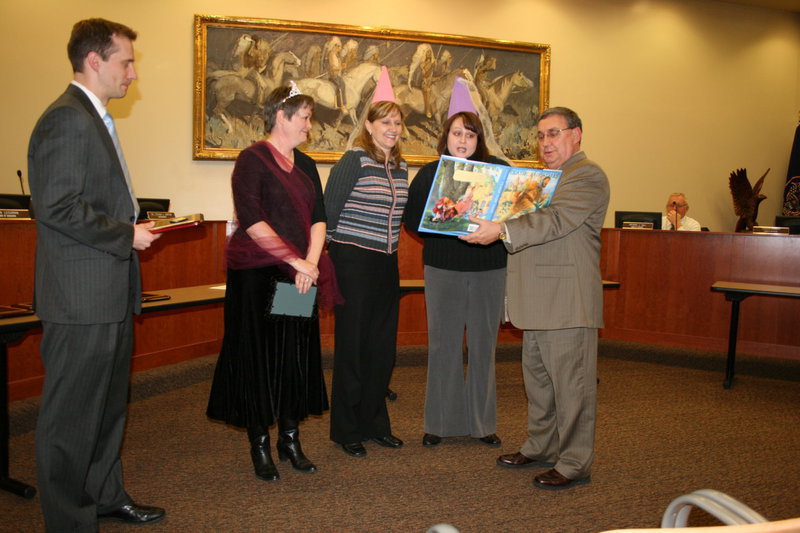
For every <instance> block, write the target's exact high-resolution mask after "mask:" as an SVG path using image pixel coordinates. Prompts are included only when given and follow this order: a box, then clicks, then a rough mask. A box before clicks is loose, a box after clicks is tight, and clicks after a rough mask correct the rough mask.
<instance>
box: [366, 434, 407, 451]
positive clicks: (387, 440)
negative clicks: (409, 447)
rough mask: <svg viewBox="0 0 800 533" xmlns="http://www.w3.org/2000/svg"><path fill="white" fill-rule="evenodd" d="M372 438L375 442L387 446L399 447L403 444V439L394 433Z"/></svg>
mask: <svg viewBox="0 0 800 533" xmlns="http://www.w3.org/2000/svg"><path fill="white" fill-rule="evenodd" d="M370 440H371V441H372V442H374V443H375V444H380V445H381V446H383V447H385V448H399V447H401V446H402V445H403V441H401V440H400V439H398V438H397V437H395V436H394V435H386V436H385V437H372V438H371V439H370Z"/></svg>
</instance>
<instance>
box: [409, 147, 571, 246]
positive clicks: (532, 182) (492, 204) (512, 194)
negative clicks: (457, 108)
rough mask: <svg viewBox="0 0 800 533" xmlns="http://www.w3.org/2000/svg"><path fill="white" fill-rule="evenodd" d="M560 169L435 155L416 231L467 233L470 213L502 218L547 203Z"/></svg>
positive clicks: (528, 211)
mask: <svg viewBox="0 0 800 533" xmlns="http://www.w3.org/2000/svg"><path fill="white" fill-rule="evenodd" d="M560 178H561V171H560V170H548V169H541V168H520V167H509V166H505V165H497V164H493V163H484V162H482V161H470V160H468V159H461V158H458V157H450V156H446V155H443V156H442V157H441V158H440V159H439V166H438V167H437V169H436V176H435V177H434V179H433V185H431V190H430V193H428V201H427V202H426V203H425V211H423V213H422V220H420V223H419V231H425V232H428V233H439V234H444V235H466V234H467V233H471V232H473V231H475V230H476V229H477V224H474V223H472V222H470V221H469V217H470V216H474V217H477V218H482V219H485V220H493V221H495V222H503V221H505V220H509V219H512V218H516V217H519V216H522V215H526V214H528V213H532V212H534V211H537V210H539V209H541V208H543V207H546V206H547V205H548V204H549V203H550V200H551V199H552V197H553V192H554V191H555V189H556V186H557V185H558V180H559V179H560Z"/></svg>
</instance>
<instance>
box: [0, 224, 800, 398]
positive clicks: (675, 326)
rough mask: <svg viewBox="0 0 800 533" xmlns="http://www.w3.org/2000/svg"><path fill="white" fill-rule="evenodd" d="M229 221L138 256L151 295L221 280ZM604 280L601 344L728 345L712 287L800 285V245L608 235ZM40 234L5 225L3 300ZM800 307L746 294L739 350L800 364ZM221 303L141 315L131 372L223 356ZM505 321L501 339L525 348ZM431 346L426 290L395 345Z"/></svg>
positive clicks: (706, 236)
mask: <svg viewBox="0 0 800 533" xmlns="http://www.w3.org/2000/svg"><path fill="white" fill-rule="evenodd" d="M225 225H226V224H225V222H214V221H211V222H206V223H205V224H203V225H201V226H199V227H197V228H191V229H186V230H182V231H173V232H168V233H165V234H164V236H163V237H162V238H161V239H159V240H158V241H156V242H155V243H154V245H153V246H152V247H151V248H150V249H149V250H147V251H145V252H142V253H140V254H139V257H140V260H141V264H142V285H143V288H144V290H146V291H158V290H159V289H171V288H177V287H185V286H192V285H204V284H213V283H220V284H223V283H224V282H225V265H224V260H223V250H224V246H225ZM602 238H603V251H602V259H601V267H602V272H603V278H604V279H607V280H614V281H619V282H620V284H621V285H620V287H619V288H618V289H609V290H606V291H605V325H606V327H605V328H604V329H603V330H601V336H602V337H604V338H609V339H618V340H627V341H632V342H643V343H650V344H662V345H672V346H683V347H689V348H701V349H711V350H717V351H720V352H724V351H725V350H726V346H727V336H728V322H729V318H730V303H729V302H726V301H725V297H724V295H722V294H720V293H712V292H711V290H710V287H711V284H712V283H713V282H714V281H722V280H726V281H742V282H750V283H775V284H783V285H799V284H800V279H799V278H800V237H797V236H769V235H746V234H731V233H706V232H703V233H688V232H667V231H635V230H616V229H604V230H603V233H602ZM35 245H36V230H35V224H34V223H33V222H22V221H3V222H2V223H0V250H2V264H3V266H4V273H5V275H3V276H0V303H17V302H26V301H31V299H32V296H33V264H34V250H35ZM421 256H422V244H421V242H420V241H419V239H417V238H415V237H413V236H411V234H409V233H407V232H405V230H404V231H403V234H402V236H401V240H400V251H399V253H398V260H399V263H400V275H401V278H403V279H422V260H421ZM798 316H800V300H790V299H785V298H773V297H757V296H756V297H751V298H749V299H747V300H746V301H745V302H743V304H742V307H741V317H740V327H739V346H738V348H739V351H740V352H747V353H753V354H760V355H768V356H777V357H786V358H796V359H800V328H799V327H797V317H798ZM320 322H321V323H320V326H321V332H322V343H323V347H326V348H330V347H332V346H333V313H331V312H329V311H323V312H322V313H321V319H320ZM222 334H223V326H222V305H221V304H216V305H206V306H200V307H194V308H189V309H183V310H177V311H163V312H158V313H151V314H148V315H144V316H139V317H137V318H136V345H135V352H134V359H133V369H134V371H137V370H145V369H148V368H153V367H156V366H160V365H164V364H170V363H175V362H179V361H184V360H187V359H191V358H195V357H201V356H205V355H208V354H212V353H215V352H218V351H219V347H220V344H221V340H222ZM40 339H41V334H40V332H39V331H31V332H29V333H28V334H27V335H26V336H25V337H24V338H23V339H21V340H19V341H17V342H14V343H11V344H10V345H9V397H10V399H11V400H15V399H21V398H26V397H30V396H35V395H38V394H39V391H40V390H41V383H42V379H43V375H44V371H43V369H42V367H41V362H40V359H39V353H38V346H39V341H40ZM520 339H521V332H520V331H519V330H517V329H514V328H513V327H511V326H510V325H505V326H503V328H502V329H501V331H500V340H501V341H503V342H508V341H514V340H520ZM426 343H427V323H426V315H425V298H424V295H423V294H422V293H412V294H408V295H406V296H404V297H403V298H402V299H401V302H400V323H399V328H398V344H400V345H424V344H426Z"/></svg>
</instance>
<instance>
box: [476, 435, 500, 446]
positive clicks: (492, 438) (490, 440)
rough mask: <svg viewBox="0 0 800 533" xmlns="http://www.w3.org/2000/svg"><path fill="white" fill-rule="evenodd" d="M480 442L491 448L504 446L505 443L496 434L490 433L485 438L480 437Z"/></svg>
mask: <svg viewBox="0 0 800 533" xmlns="http://www.w3.org/2000/svg"><path fill="white" fill-rule="evenodd" d="M478 440H479V441H481V442H482V443H484V444H488V445H489V446H500V445H501V444H503V441H501V440H500V437H498V436H497V434H496V433H490V434H489V435H486V436H485V437H479V438H478Z"/></svg>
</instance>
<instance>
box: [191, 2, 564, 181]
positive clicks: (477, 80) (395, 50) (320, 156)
mask: <svg viewBox="0 0 800 533" xmlns="http://www.w3.org/2000/svg"><path fill="white" fill-rule="evenodd" d="M194 22H195V24H194V39H195V64H194V117H193V118H194V135H193V158H194V159H197V160H206V159H212V160H230V159H235V158H236V156H237V155H238V153H239V151H240V150H241V149H243V148H246V147H247V146H249V145H250V144H252V143H253V142H255V141H258V140H261V139H263V138H264V133H263V118H262V117H261V112H262V111H263V100H264V98H266V95H267V94H269V92H270V91H271V90H272V89H274V88H275V87H276V86H277V85H278V84H281V83H286V82H287V80H288V79H293V80H297V83H298V85H299V86H300V87H301V90H303V91H304V92H306V93H308V94H310V95H312V96H313V97H314V99H315V109H314V129H313V130H312V133H311V135H310V139H309V141H308V142H307V143H306V144H304V145H303V146H301V147H300V148H301V149H302V150H303V151H304V152H306V153H307V154H308V155H310V156H311V157H313V158H314V159H316V161H317V162H319V163H333V162H336V161H338V159H339V158H340V157H341V154H342V153H343V152H344V150H345V146H346V145H347V141H348V139H349V137H350V136H351V135H352V133H353V129H354V123H357V122H358V117H359V113H360V112H361V111H362V109H363V106H364V103H366V102H368V101H369V98H370V96H371V91H372V89H373V88H374V84H375V82H376V81H377V75H378V72H379V69H380V66H381V65H386V66H387V67H388V69H389V71H390V74H391V78H392V85H393V86H394V88H395V93H396V97H397V101H398V103H399V104H400V105H401V106H402V107H403V109H404V112H405V114H406V121H405V125H406V132H405V134H404V137H403V154H404V157H405V159H406V161H407V162H408V163H409V164H410V165H422V164H425V163H427V162H429V161H433V160H434V159H436V158H437V154H436V144H437V140H438V136H439V134H440V129H441V123H442V122H443V119H444V118H446V112H447V106H448V103H449V98H450V92H451V90H452V86H453V79H454V78H455V76H461V77H463V78H465V79H468V80H469V81H470V82H471V84H472V85H471V86H472V87H473V89H474V91H477V94H479V95H480V100H481V102H483V104H484V106H483V107H484V108H485V110H486V112H487V114H488V116H489V117H490V118H491V123H492V125H493V129H492V138H493V140H494V141H496V144H494V146H499V147H501V148H500V150H501V151H502V152H503V153H502V154H498V155H501V156H503V157H505V158H507V159H510V160H512V161H515V162H518V163H519V164H523V165H527V166H540V162H539V161H538V157H537V153H536V124H535V122H534V119H535V116H536V114H538V113H539V111H541V110H544V109H546V108H547V106H548V105H549V86H550V46H549V45H545V44H533V43H521V42H514V41H505V40H495V39H485V38H480V37H465V36H459V35H447V34H440V33H424V32H412V31H406V30H395V29H388V28H372V27H360V26H347V25H340V24H321V23H314V22H298V21H287V20H274V19H257V18H239V17H225V16H212V15H195V21H194ZM332 54H333V55H332ZM327 58H330V60H331V61H333V62H337V61H338V63H339V64H338V65H334V68H333V69H328V66H329V65H330V64H331V63H330V62H329V61H327ZM331 72H334V73H338V74H339V77H335V76H332V75H331ZM409 78H410V80H409ZM332 79H333V81H332ZM423 84H424V85H425V86H426V91H425V93H423V90H422V86H423ZM337 88H338V90H339V92H338V101H337V100H336V97H337ZM488 140H492V139H488Z"/></svg>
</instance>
